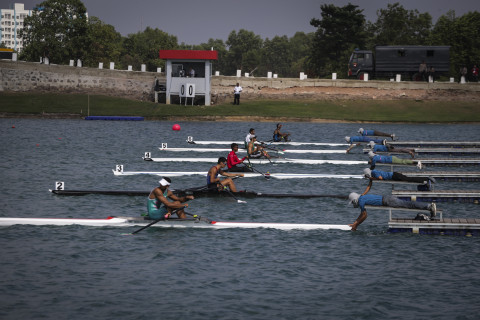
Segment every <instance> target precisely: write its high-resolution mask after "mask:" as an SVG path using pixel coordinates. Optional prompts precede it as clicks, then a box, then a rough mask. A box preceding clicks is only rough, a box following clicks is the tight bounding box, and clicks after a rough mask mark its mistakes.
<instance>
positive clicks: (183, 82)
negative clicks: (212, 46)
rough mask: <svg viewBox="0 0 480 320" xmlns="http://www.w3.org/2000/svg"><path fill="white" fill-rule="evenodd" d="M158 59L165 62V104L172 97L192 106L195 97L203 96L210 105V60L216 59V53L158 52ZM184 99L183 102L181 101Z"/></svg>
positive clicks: (203, 51)
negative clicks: (176, 97)
mask: <svg viewBox="0 0 480 320" xmlns="http://www.w3.org/2000/svg"><path fill="white" fill-rule="evenodd" d="M159 56H160V59H164V60H166V66H165V74H166V77H167V87H166V104H170V101H171V97H172V96H178V97H179V98H180V101H184V102H185V104H187V101H188V102H189V103H190V99H191V103H192V104H193V100H194V99H195V97H198V96H204V97H205V105H206V106H209V105H210V90H211V85H210V81H211V75H212V62H211V60H217V59H218V53H217V51H213V50H212V51H208V50H160V54H159ZM183 99H184V100H183Z"/></svg>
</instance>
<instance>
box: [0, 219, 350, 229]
mask: <svg viewBox="0 0 480 320" xmlns="http://www.w3.org/2000/svg"><path fill="white" fill-rule="evenodd" d="M153 221H154V220H150V219H145V218H143V217H138V218H135V217H108V218H106V219H77V218H0V226H4V227H7V226H13V225H34V226H49V225H53V226H71V225H81V226H90V227H131V226H146V225H148V224H149V223H151V222H153ZM152 227H161V228H209V229H227V228H247V229H252V228H270V229H280V230H296V229H298V230H315V229H323V230H329V229H335V230H351V228H350V227H349V226H348V225H342V224H306V223H268V222H234V221H209V220H207V219H204V218H196V219H195V218H194V219H175V218H172V219H167V220H161V221H159V222H157V223H155V224H154V225H152Z"/></svg>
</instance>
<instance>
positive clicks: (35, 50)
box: [20, 0, 88, 63]
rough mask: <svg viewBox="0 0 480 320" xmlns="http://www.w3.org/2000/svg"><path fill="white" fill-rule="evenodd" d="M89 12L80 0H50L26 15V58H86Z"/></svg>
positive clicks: (65, 61)
mask: <svg viewBox="0 0 480 320" xmlns="http://www.w3.org/2000/svg"><path fill="white" fill-rule="evenodd" d="M87 30H88V26H87V12H86V8H85V6H84V5H83V3H82V2H81V1H80V0H47V1H44V2H42V3H40V4H39V5H38V6H37V7H36V8H35V9H34V10H33V13H32V15H31V16H29V17H26V18H25V21H24V28H23V29H22V30H21V31H20V36H21V37H22V38H23V41H24V43H25V49H24V50H23V51H22V58H23V59H27V60H30V61H38V58H39V57H48V58H49V60H50V62H54V63H67V62H68V61H69V60H70V59H83V58H84V56H85V53H86V50H87V48H88V36H87Z"/></svg>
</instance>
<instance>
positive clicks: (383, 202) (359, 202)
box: [348, 192, 437, 231]
mask: <svg viewBox="0 0 480 320" xmlns="http://www.w3.org/2000/svg"><path fill="white" fill-rule="evenodd" d="M348 200H349V202H348V203H349V204H350V203H352V204H353V207H355V208H360V215H359V216H358V218H357V219H356V220H355V222H354V223H352V224H349V226H350V227H352V231H355V230H357V228H358V226H359V225H360V224H361V223H362V222H363V221H365V219H367V210H366V209H365V206H366V205H370V206H384V207H392V208H407V209H419V210H429V211H430V216H431V217H432V218H433V217H435V215H436V212H437V206H436V205H435V203H433V202H432V203H426V202H418V201H406V200H401V199H398V198H397V197H394V196H391V195H385V196H382V195H376V194H363V195H359V194H358V193H355V192H352V193H350V195H349V196H348Z"/></svg>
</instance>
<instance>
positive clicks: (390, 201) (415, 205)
mask: <svg viewBox="0 0 480 320" xmlns="http://www.w3.org/2000/svg"><path fill="white" fill-rule="evenodd" d="M383 205H385V206H387V207H394V208H407V209H420V210H430V203H426V202H419V201H406V200H401V199H398V198H397V197H394V196H383Z"/></svg>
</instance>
